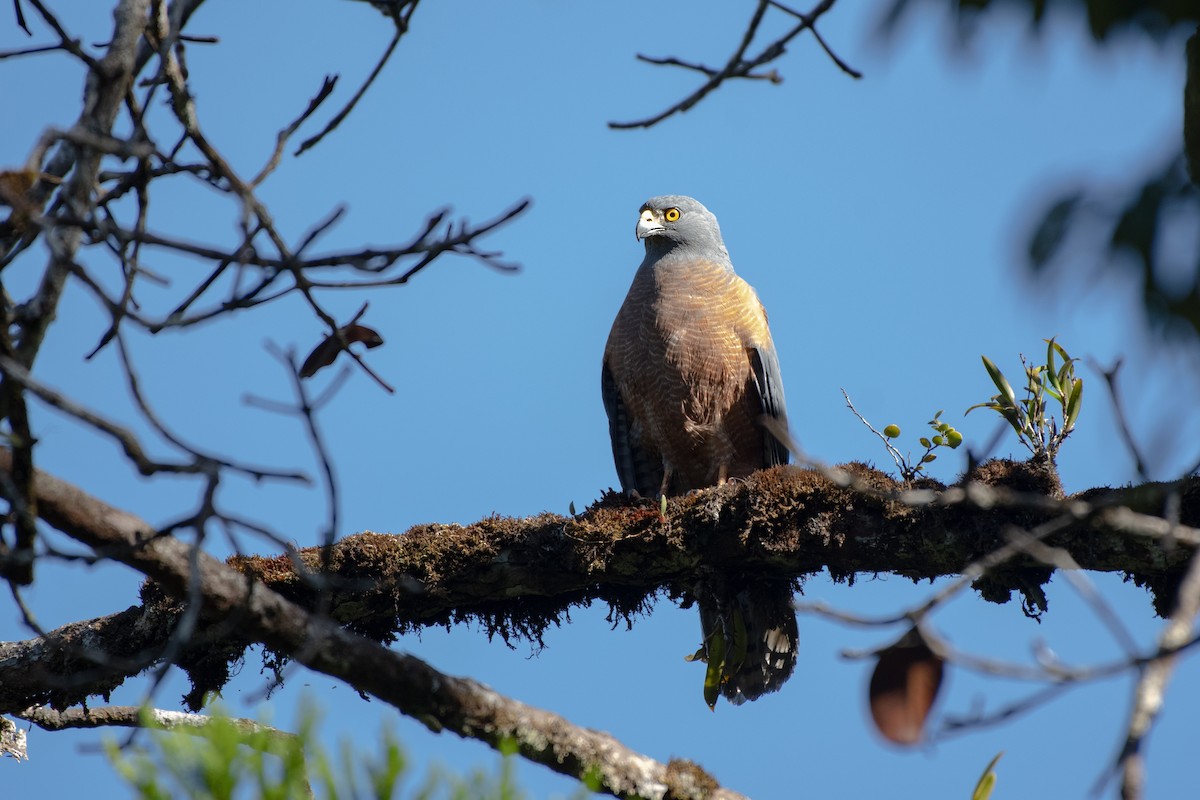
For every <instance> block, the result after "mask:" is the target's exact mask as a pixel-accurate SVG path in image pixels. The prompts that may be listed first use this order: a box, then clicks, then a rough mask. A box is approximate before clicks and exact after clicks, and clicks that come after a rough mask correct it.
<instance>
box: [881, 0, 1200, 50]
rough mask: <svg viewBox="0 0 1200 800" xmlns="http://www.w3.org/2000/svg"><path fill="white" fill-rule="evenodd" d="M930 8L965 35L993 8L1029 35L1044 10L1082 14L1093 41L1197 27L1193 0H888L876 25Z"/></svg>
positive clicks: (1199, 12) (1198, 12)
mask: <svg viewBox="0 0 1200 800" xmlns="http://www.w3.org/2000/svg"><path fill="white" fill-rule="evenodd" d="M931 6H941V7H943V8H945V9H946V10H947V11H948V12H949V13H950V15H951V16H952V17H953V19H954V23H955V26H956V28H957V29H958V32H959V34H960V35H961V36H964V37H970V36H973V35H975V34H976V33H977V32H978V28H979V27H980V25H981V24H982V22H983V20H984V17H985V16H986V14H985V12H997V11H999V12H1009V13H1013V12H1015V13H1017V14H1020V15H1021V16H1024V17H1027V18H1028V19H1029V25H1030V31H1031V32H1032V33H1037V32H1039V31H1040V30H1041V25H1042V23H1043V22H1044V21H1045V20H1046V16H1047V12H1050V11H1056V10H1057V11H1066V12H1069V13H1073V14H1082V15H1083V17H1084V18H1085V19H1086V20H1087V24H1088V29H1089V30H1090V31H1091V34H1092V37H1093V38H1094V39H1096V41H1098V42H1103V41H1106V40H1107V39H1108V38H1109V37H1110V36H1111V35H1113V34H1115V33H1120V32H1123V31H1126V30H1130V31H1136V32H1140V33H1144V34H1146V35H1148V36H1150V37H1152V38H1154V39H1156V40H1162V39H1164V38H1165V37H1166V36H1167V35H1168V34H1169V33H1170V32H1171V31H1172V29H1174V28H1175V27H1176V26H1182V25H1191V26H1194V25H1200V2H1198V0H920V2H914V0H892V3H891V5H890V6H889V7H888V9H887V11H886V12H884V16H883V18H882V19H881V20H880V26H879V27H880V29H881V30H882V31H883V32H884V33H890V32H891V31H892V30H893V29H894V28H895V27H896V25H897V24H898V23H899V22H900V21H901V20H902V19H903V18H904V17H905V16H907V15H908V14H909V13H911V12H913V11H915V10H918V9H924V8H928V7H931Z"/></svg>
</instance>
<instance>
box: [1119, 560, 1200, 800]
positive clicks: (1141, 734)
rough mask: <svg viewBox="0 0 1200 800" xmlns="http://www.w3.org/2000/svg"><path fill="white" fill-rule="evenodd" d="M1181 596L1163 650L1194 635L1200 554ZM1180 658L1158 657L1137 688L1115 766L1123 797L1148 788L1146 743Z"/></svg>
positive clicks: (1134, 797) (1135, 798)
mask: <svg viewBox="0 0 1200 800" xmlns="http://www.w3.org/2000/svg"><path fill="white" fill-rule="evenodd" d="M1177 597H1178V599H1177V601H1176V606H1175V610H1174V611H1173V612H1172V614H1171V617H1170V619H1168V620H1167V624H1166V625H1164V626H1163V630H1162V633H1160V634H1159V637H1158V646H1159V649H1160V650H1163V651H1167V650H1170V649H1173V648H1179V647H1181V646H1183V645H1184V644H1186V643H1187V642H1188V641H1190V640H1191V639H1193V638H1194V635H1195V634H1194V633H1193V631H1194V630H1195V626H1196V618H1197V616H1198V615H1200V553H1198V554H1196V555H1194V556H1193V557H1192V560H1191V564H1190V565H1189V567H1188V570H1187V574H1186V575H1185V576H1184V578H1183V581H1182V583H1180V585H1179V591H1178V594H1177ZM1176 660H1177V656H1176V655H1175V654H1174V653H1172V654H1171V655H1165V656H1161V657H1159V658H1156V659H1154V660H1153V661H1151V662H1150V663H1149V664H1147V665H1146V668H1145V669H1144V670H1142V675H1141V678H1140V679H1139V680H1138V682H1137V686H1136V687H1135V688H1134V692H1133V703H1132V708H1131V710H1130V714H1129V725H1128V729H1127V733H1126V735H1125V741H1124V742H1123V744H1122V745H1121V752H1120V755H1119V756H1118V757H1117V763H1116V764H1115V765H1114V769H1116V770H1119V771H1120V773H1121V797H1122V800H1139V798H1141V797H1142V796H1143V793H1144V791H1145V787H1144V783H1145V764H1144V761H1145V757H1144V755H1143V753H1142V746H1143V744H1144V743H1145V740H1146V737H1147V736H1148V735H1149V734H1150V730H1151V728H1152V727H1153V726H1154V723H1155V722H1156V721H1157V720H1158V717H1159V714H1161V713H1162V709H1163V703H1164V698H1165V696H1166V691H1167V684H1168V683H1169V682H1170V680H1171V673H1172V672H1173V671H1174V669H1175V662H1176Z"/></svg>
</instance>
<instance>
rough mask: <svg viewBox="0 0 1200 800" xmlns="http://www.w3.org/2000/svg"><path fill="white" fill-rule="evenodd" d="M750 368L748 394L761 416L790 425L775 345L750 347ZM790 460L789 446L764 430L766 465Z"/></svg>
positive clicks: (785, 426)
mask: <svg viewBox="0 0 1200 800" xmlns="http://www.w3.org/2000/svg"><path fill="white" fill-rule="evenodd" d="M748 353H749V356H750V368H751V370H752V371H753V374H754V381H753V391H752V392H749V393H748V394H751V395H756V396H751V397H748V398H747V400H748V402H750V403H751V405H752V406H754V405H757V408H756V410H757V411H758V413H759V415H760V416H768V417H771V418H773V419H775V420H776V421H778V422H779V424H780V425H782V426H783V427H784V428H785V429H786V428H787V405H786V403H785V402H784V399H783V382H782V381H781V380H780V377H779V356H777V355H776V354H775V346H774V345H773V344H771V343H770V342H768V343H767V344H766V345H765V346H761V347H752V348H750V349H749V350H748ZM786 463H788V449H787V448H786V447H784V445H783V443H782V442H780V441H779V440H778V439H776V438H775V437H774V436H773V435H771V433H770V432H769V431H767V430H766V429H765V428H764V430H763V464H765V465H766V466H768V467H774V466H776V465H778V464H786Z"/></svg>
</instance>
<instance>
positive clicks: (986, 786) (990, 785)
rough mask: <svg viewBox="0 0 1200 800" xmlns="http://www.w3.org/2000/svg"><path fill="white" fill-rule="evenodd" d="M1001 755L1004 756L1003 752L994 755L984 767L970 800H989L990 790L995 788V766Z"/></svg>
mask: <svg viewBox="0 0 1200 800" xmlns="http://www.w3.org/2000/svg"><path fill="white" fill-rule="evenodd" d="M1002 755H1004V751H1003V750H1001V751H1000V752H999V753H996V756H995V757H994V758H993V759H992V760H991V761H989V762H988V765H987V766H986V767H984V769H983V774H982V775H980V776H979V782H978V783H976V784H975V791H973V792H971V800H989V798H990V797H991V796H992V789H994V788H995V787H996V772H995V766H996V762H997V761H999V760H1000V756H1002Z"/></svg>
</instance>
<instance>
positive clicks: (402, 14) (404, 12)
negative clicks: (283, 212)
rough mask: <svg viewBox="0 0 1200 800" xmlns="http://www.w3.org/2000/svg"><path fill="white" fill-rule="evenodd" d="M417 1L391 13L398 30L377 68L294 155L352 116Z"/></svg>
mask: <svg viewBox="0 0 1200 800" xmlns="http://www.w3.org/2000/svg"><path fill="white" fill-rule="evenodd" d="M417 2H418V0H412V2H410V3H407V4H405V5H404V6H403V7H401V8H399V9H397V10H396V11H395V12H394V13H393V14H392V15H391V18H392V21H393V22H394V23H395V25H396V31H395V33H394V34H393V35H392V40H391V41H390V42H388V46H387V48H386V49H384V51H383V55H382V56H380V58H379V61H378V62H377V63H376V64H375V68H374V69H373V70H371V74H370V75H368V76H367V79H366V80H365V81H363V84H362V85H361V86H359V87H358V91H357V92H355V93H354V96H353V97H351V98H350V101H349V102H348V103H346V105H345V106H343V108H342V110H341V111H339V112H338V113H336V114H334V116H333V119H331V120H329V122H328V123H326V125H325V127H324V128H322V129H321V131H320V132H319V133H317V134H316V135H314V136H310V137H309V138H307V139H305V140H304V141H303V142H301V143H300V147H299V149H297V150H296V152H295V153H294V155H297V156H298V155H300V154H301V153H303V152H304V151H305V150H308V149H309V148H312V147H315V146H316V145H317V144H318V143H319V142H320V141H321V140H322V139H324V138H325V137H326V136H328V135H329V134H330V133H332V132H333V131H334V130H335V129H336V128H337V126H339V125H341V124H342V121H343V120H344V119H346V117H348V116H350V112H351V111H353V110H354V107H355V106H356V105H358V101H359V100H361V99H362V97H363V95H365V94H366V93H367V89H369V88H371V84H372V83H374V82H375V79H376V78H378V77H379V73H381V72H383V68H384V66H385V65H386V64H387V62H388V60H389V59H390V58H391V57H392V53H393V52H395V50H396V45H398V44H400V37H402V36H403V35H404V34H405V33H406V32H407V31H408V20H409V19H410V18H411V17H412V14H413V12H414V11H416V9H417ZM331 88H332V87H331Z"/></svg>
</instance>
